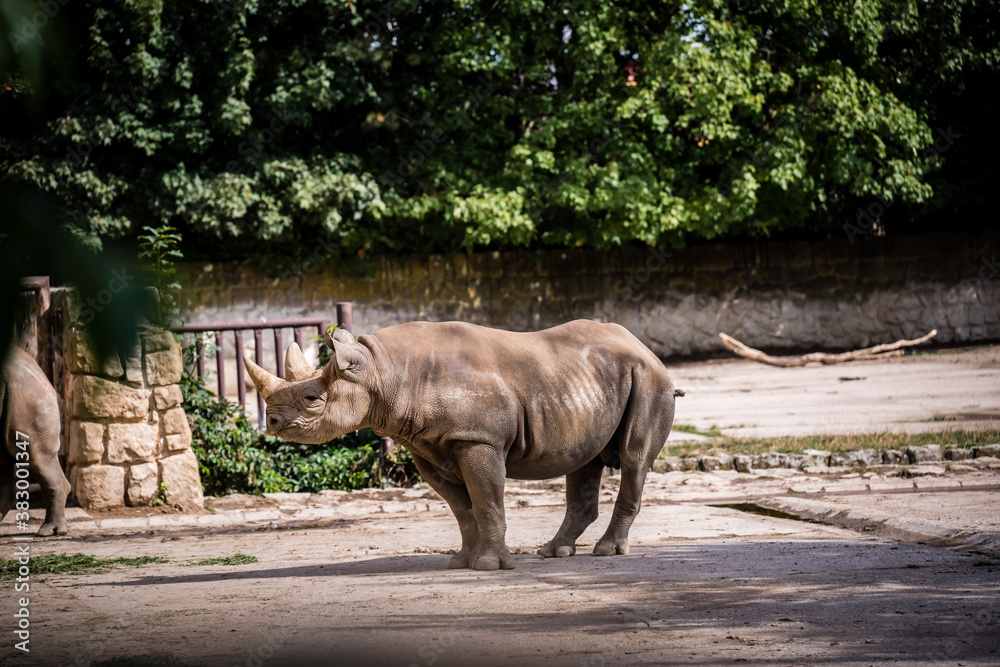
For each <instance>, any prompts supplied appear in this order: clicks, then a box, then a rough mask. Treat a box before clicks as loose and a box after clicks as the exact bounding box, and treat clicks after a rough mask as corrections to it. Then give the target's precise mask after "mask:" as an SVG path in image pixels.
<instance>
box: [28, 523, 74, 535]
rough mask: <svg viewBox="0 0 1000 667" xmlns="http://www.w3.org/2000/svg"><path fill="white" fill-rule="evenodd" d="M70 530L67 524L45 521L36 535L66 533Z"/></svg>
mask: <svg viewBox="0 0 1000 667" xmlns="http://www.w3.org/2000/svg"><path fill="white" fill-rule="evenodd" d="M68 532H69V529H68V528H67V527H66V524H57V523H43V524H42V525H41V527H40V528H39V529H38V532H37V533H35V535H37V536H39V537H48V536H50V535H65V534H66V533H68Z"/></svg>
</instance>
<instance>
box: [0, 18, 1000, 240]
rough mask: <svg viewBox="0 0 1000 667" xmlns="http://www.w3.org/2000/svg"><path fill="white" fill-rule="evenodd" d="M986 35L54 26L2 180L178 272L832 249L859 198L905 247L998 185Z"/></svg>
mask: <svg viewBox="0 0 1000 667" xmlns="http://www.w3.org/2000/svg"><path fill="white" fill-rule="evenodd" d="M996 25H997V16H996V7H995V3H990V2H981V1H979V0H946V1H943V2H925V1H923V0H885V1H877V0H873V1H872V2H864V3H858V2H848V1H847V0H830V1H829V2H818V1H816V0H755V1H754V2H745V1H744V0H738V1H735V2H723V1H722V0H691V1H688V2H672V3H656V4H654V5H650V4H649V3H642V2H617V3H614V4H609V3H602V2H596V1H591V0H580V1H577V2H573V1H568V2H556V3H542V2H538V1H537V0H533V1H530V2H529V1H526V0H515V1H513V2H508V3H502V4H495V3H455V2H443V1H430V2H411V1H404V0H401V1H399V2H396V1H395V0H388V1H387V2H375V1H371V0H363V1H362V2H352V3H341V2H334V1H329V2H302V1H300V0H277V1H276V2H271V3H266V4H265V3H259V2H257V1H256V0H232V1H223V0H212V1H202V2H192V1H189V2H181V3H162V2H156V1H153V0H115V1H112V2H106V3H100V4H99V5H97V4H94V3H89V4H88V3H66V4H65V5H60V9H59V13H58V14H57V15H56V16H54V17H53V18H52V20H51V21H49V23H48V25H47V26H46V27H45V28H43V29H42V30H41V32H40V34H39V39H44V40H46V44H48V43H49V41H48V40H49V37H48V31H50V30H51V31H58V32H59V34H60V35H62V39H61V41H60V42H59V43H60V44H62V45H63V46H64V48H63V49H62V51H61V52H59V53H55V54H53V56H52V57H53V58H55V59H57V60H60V62H63V63H64V64H66V67H63V68H61V69H59V70H58V72H59V74H58V75H57V78H56V81H55V83H54V85H52V86H50V87H49V88H48V89H47V91H46V93H45V94H46V96H47V97H46V100H47V102H48V103H47V104H46V106H45V107H44V111H43V112H42V113H39V112H38V108H37V107H35V106H33V104H34V102H35V97H36V95H35V93H33V92H32V90H31V89H30V86H24V85H22V81H23V76H22V71H23V70H25V68H28V67H29V66H30V63H20V64H18V63H15V62H14V61H13V60H11V61H9V62H7V69H6V71H7V72H8V73H9V74H8V75H7V76H6V83H4V84H2V85H0V118H3V121H4V122H3V127H4V130H3V136H2V137H0V174H2V178H3V179H5V180H7V181H11V182H14V183H17V184H19V185H22V186H28V187H34V188H39V189H41V190H43V191H45V192H48V193H51V194H52V195H53V196H55V197H56V198H57V199H58V201H59V203H60V206H61V208H62V210H63V211H64V212H65V213H66V214H67V215H68V216H69V218H70V219H71V221H72V225H73V227H74V229H75V230H76V232H77V233H78V234H79V235H80V236H82V237H84V238H87V239H91V240H100V239H112V238H117V237H123V236H124V237H132V238H134V236H135V235H136V234H138V231H139V230H140V229H141V228H142V227H143V226H145V225H149V226H152V227H159V226H162V225H172V226H175V227H177V228H178V230H179V231H180V232H181V233H182V235H183V237H184V240H185V244H186V248H185V254H186V256H188V257H197V256H199V254H203V255H206V256H213V257H226V256H229V257H233V256H242V255H245V254H247V253H251V254H260V253H261V252H262V250H261V249H262V248H267V250H268V252H276V253H290V252H295V251H296V249H303V248H308V249H310V250H311V248H312V246H313V245H314V244H315V241H316V239H317V238H323V239H327V240H329V242H332V243H334V244H335V245H336V246H338V247H339V248H341V250H342V251H343V252H347V253H355V252H357V253H360V254H362V255H363V254H364V253H365V252H367V251H369V250H373V251H378V252H387V251H388V252H408V251H428V250H438V251H451V250H456V249H462V248H466V249H468V248H475V247H483V246H510V245H527V244H557V245H566V246H579V245H585V246H593V247H606V246H613V245H617V244H622V243H629V242H641V243H648V244H663V243H680V242H684V241H686V240H698V239H711V238H716V237H719V236H721V235H725V236H729V237H733V236H737V237H738V236H748V235H749V236H762V235H771V234H775V233H783V234H812V235H816V234H831V233H832V234H842V233H843V232H842V227H843V225H844V224H845V222H854V220H855V211H856V210H857V208H858V207H859V206H863V205H866V204H868V203H870V202H872V201H874V200H875V198H882V200H883V201H885V202H894V203H898V204H899V205H898V206H894V207H893V208H892V209H891V211H889V212H887V213H886V215H885V216H884V219H883V220H880V224H881V225H882V226H883V227H884V228H885V229H887V230H890V231H891V230H898V229H905V228H907V226H909V228H914V229H915V228H920V225H925V226H926V225H929V224H937V221H938V220H939V219H941V216H950V215H953V214H954V213H955V212H956V211H960V210H964V211H966V212H969V211H971V210H972V208H970V206H969V202H980V201H985V197H986V194H987V191H986V187H989V185H990V184H991V182H992V178H993V176H995V168H994V167H992V163H993V155H995V152H996V148H997V139H996V136H997V133H996V132H995V131H994V128H993V124H994V123H995V121H994V120H993V113H992V109H990V108H989V106H988V105H989V103H988V100H989V99H990V98H989V96H988V92H989V91H992V90H993V89H995V87H996V84H997V78H998V77H997V72H998V69H997V67H998V58H997V55H998V52H997V49H998V44H1000V40H998V39H997V35H996ZM24 39H27V38H24ZM8 41H10V40H8ZM14 43H15V42H11V44H14ZM11 63H14V64H13V65H12V64H11ZM948 128H951V134H952V136H954V135H958V136H959V137H960V138H959V139H956V140H955V141H954V142H953V145H952V144H949V145H948V150H947V151H940V150H936V151H935V150H931V151H928V149H929V148H932V147H933V146H934V142H935V140H938V141H939V142H940V135H939V134H938V131H939V130H941V131H945V132H947V131H948ZM935 152H936V154H935ZM963 207H964V208H963ZM973 208H974V207H973ZM977 210H978V209H977ZM950 224H951V225H952V227H951V228H954V227H953V224H954V221H951V222H950ZM261 241H267V243H266V244H261Z"/></svg>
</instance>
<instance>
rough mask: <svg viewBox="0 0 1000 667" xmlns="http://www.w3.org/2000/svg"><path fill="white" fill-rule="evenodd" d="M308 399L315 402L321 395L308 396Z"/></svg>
mask: <svg viewBox="0 0 1000 667" xmlns="http://www.w3.org/2000/svg"><path fill="white" fill-rule="evenodd" d="M306 400H307V401H309V402H310V403H315V402H316V401H318V400H319V396H306Z"/></svg>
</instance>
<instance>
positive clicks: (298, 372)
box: [285, 343, 315, 382]
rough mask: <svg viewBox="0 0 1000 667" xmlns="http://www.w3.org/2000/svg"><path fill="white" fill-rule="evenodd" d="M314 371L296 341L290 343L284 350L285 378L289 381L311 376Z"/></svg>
mask: <svg viewBox="0 0 1000 667" xmlns="http://www.w3.org/2000/svg"><path fill="white" fill-rule="evenodd" d="M314 373H315V371H314V370H313V367H312V366H310V365H309V362H308V361H306V358H305V355H303V354H302V350H300V349H299V346H298V344H297V343H292V344H291V345H289V346H288V349H287V350H286V351H285V378H286V379H288V380H289V381H291V382H298V381H299V380H306V379H308V378H311V377H312V376H313V374H314Z"/></svg>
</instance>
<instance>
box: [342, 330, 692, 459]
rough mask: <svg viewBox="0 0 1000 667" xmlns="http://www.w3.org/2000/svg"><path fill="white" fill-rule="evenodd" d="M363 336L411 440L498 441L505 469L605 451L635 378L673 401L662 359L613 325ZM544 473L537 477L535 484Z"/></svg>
mask: <svg viewBox="0 0 1000 667" xmlns="http://www.w3.org/2000/svg"><path fill="white" fill-rule="evenodd" d="M367 338H368V344H369V346H370V347H371V348H372V350H373V352H374V353H375V355H376V357H381V361H382V362H383V363H384V364H386V368H387V369H391V372H392V373H393V375H394V376H395V378H396V379H397V380H398V382H399V391H400V392H402V394H403V396H404V398H403V400H402V401H401V403H402V404H404V405H406V406H407V412H408V415H407V417H406V419H405V420H404V421H407V422H410V423H412V426H413V431H412V439H413V440H420V439H423V440H428V441H435V440H437V439H439V438H441V439H444V438H454V439H468V440H486V439H492V438H498V437H499V439H501V440H503V441H505V443H506V448H507V450H508V451H507V453H508V457H509V458H508V462H509V463H510V462H511V461H519V460H522V459H535V458H537V456H538V455H540V454H541V450H540V448H542V449H551V448H552V447H556V448H559V447H563V446H565V445H566V444H567V443H570V442H572V443H576V444H577V445H578V446H584V447H591V448H593V447H599V446H603V444H604V443H607V442H608V439H609V438H610V437H611V434H612V433H613V432H614V430H615V428H616V427H617V425H618V423H619V421H620V419H621V416H622V414H623V411H624V409H625V407H626V404H627V403H628V400H629V395H630V392H631V389H632V382H633V377H634V373H635V372H642V373H646V374H650V375H653V376H654V378H655V379H654V382H653V383H652V384H651V386H653V387H655V388H656V390H657V391H662V393H663V395H664V396H665V397H667V396H669V397H671V398H670V399H669V400H672V395H673V387H672V385H671V384H670V379H669V376H668V375H667V372H666V369H665V368H664V366H663V364H662V363H661V362H660V360H659V359H657V357H656V356H655V355H654V354H653V353H652V352H650V351H649V349H648V348H647V347H646V346H645V345H643V344H642V343H641V342H640V341H639V340H638V339H636V338H635V337H634V336H633V335H632V334H630V333H629V332H628V331H627V330H626V329H624V328H623V327H621V326H618V325H615V324H603V323H599V322H593V321H588V320H576V321H573V322H568V323H566V324H563V325H560V326H557V327H553V328H551V329H546V330H544V331H538V332H529V333H520V332H509V331H502V330H499V329H491V328H488V327H482V326H477V325H473V324H468V323H463V322H440V323H437V322H412V323H407V324H400V325H396V326H392V327H387V328H385V329H382V330H380V331H378V332H377V333H375V334H373V335H372V336H370V337H367ZM365 339H366V337H362V342H365ZM494 441H495V440H494ZM556 467H558V465H557V466H556ZM550 472H551V471H549V470H548V469H547V468H544V467H543V468H540V469H539V474H540V476H541V477H544V476H545V475H546V474H549V473H550ZM560 474H561V473H560Z"/></svg>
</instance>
